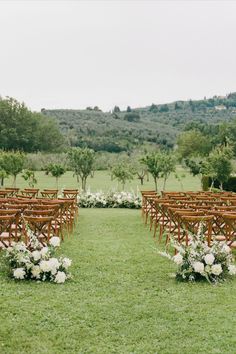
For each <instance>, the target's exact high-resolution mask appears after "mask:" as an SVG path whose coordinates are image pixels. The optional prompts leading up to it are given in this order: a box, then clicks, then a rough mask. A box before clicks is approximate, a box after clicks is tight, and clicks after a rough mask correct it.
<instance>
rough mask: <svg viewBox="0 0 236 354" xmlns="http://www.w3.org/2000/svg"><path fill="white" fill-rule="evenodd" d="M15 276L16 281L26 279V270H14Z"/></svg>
mask: <svg viewBox="0 0 236 354" xmlns="http://www.w3.org/2000/svg"><path fill="white" fill-rule="evenodd" d="M13 276H14V278H16V279H24V277H25V270H24V268H16V269H14V271H13Z"/></svg>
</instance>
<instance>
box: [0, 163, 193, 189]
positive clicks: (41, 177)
mask: <svg viewBox="0 0 236 354" xmlns="http://www.w3.org/2000/svg"><path fill="white" fill-rule="evenodd" d="M177 171H178V173H179V174H182V173H184V174H185V175H186V177H184V178H183V181H182V183H183V187H184V190H199V189H200V180H199V178H198V177H193V176H191V175H189V173H188V172H186V171H183V169H182V168H181V167H178V169H177ZM36 178H37V180H38V185H37V186H35V187H37V188H40V189H43V188H56V179H55V178H53V177H50V176H47V175H45V173H44V172H37V173H36ZM5 182H6V183H5V186H6V187H11V186H12V183H13V181H12V178H9V179H6V181H5ZM158 186H159V189H160V190H161V189H162V186H163V180H162V179H160V181H159V183H158ZM17 187H19V188H26V187H28V185H27V183H26V182H25V181H24V180H23V178H22V177H21V176H20V175H19V176H18V177H17ZM87 187H88V188H89V189H91V191H93V192H96V191H99V190H103V191H109V190H112V189H115V190H117V189H119V186H118V183H117V181H111V176H110V175H109V172H108V171H95V174H94V177H93V178H91V177H89V178H88V181H87ZM59 188H60V189H63V188H81V184H79V185H78V183H77V181H76V178H75V177H73V174H72V172H67V173H66V174H65V175H63V176H62V177H61V178H60V180H59ZM181 188H182V187H181V185H180V182H179V181H178V180H177V179H176V178H175V176H174V175H171V176H170V178H169V179H168V181H167V185H166V190H181ZM125 189H126V190H134V191H137V190H139V189H143V190H150V189H154V182H153V179H152V177H151V176H150V178H149V182H147V181H146V180H145V182H144V185H143V186H141V185H140V181H139V180H138V179H137V178H135V179H134V180H133V181H131V182H130V183H127V185H126V186H125Z"/></svg>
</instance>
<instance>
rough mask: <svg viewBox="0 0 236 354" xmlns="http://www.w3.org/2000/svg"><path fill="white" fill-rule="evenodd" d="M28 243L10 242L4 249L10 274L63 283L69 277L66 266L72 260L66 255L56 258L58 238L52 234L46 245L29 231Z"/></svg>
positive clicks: (16, 276) (21, 278)
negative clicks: (9, 245)
mask: <svg viewBox="0 0 236 354" xmlns="http://www.w3.org/2000/svg"><path fill="white" fill-rule="evenodd" d="M29 239H30V242H29V245H28V246H26V245H25V243H23V242H17V243H15V242H14V243H12V246H11V247H8V248H7V249H6V260H7V263H8V264H9V267H10V273H11V276H13V277H14V278H15V279H18V280H23V279H31V280H37V281H50V282H54V283H58V284H60V283H64V282H65V281H66V280H67V279H70V278H71V274H70V273H69V271H68V268H69V267H70V266H71V263H72V261H71V260H70V259H69V258H66V257H59V258H56V257H55V256H54V254H55V250H56V248H58V247H59V246H60V238H59V237H57V236H53V237H52V238H51V239H50V242H49V245H48V246H42V244H41V243H40V242H39V241H38V239H37V237H36V236H35V235H34V234H33V233H32V232H31V233H29Z"/></svg>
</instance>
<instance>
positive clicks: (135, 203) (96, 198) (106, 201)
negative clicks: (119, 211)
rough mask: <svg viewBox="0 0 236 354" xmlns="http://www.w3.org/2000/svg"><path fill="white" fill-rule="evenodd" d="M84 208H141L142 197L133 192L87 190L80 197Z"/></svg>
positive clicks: (81, 205)
mask: <svg viewBox="0 0 236 354" xmlns="http://www.w3.org/2000/svg"><path fill="white" fill-rule="evenodd" d="M78 204H79V206H80V207H82V208H129V209H140V208H141V198H140V196H138V195H137V194H135V193H133V192H132V193H131V192H109V193H104V192H96V193H92V192H90V191H87V192H85V193H82V194H80V195H79V197H78Z"/></svg>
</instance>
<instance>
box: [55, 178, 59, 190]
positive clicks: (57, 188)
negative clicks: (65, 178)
mask: <svg viewBox="0 0 236 354" xmlns="http://www.w3.org/2000/svg"><path fill="white" fill-rule="evenodd" d="M56 185H57V189H59V188H58V177H56Z"/></svg>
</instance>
